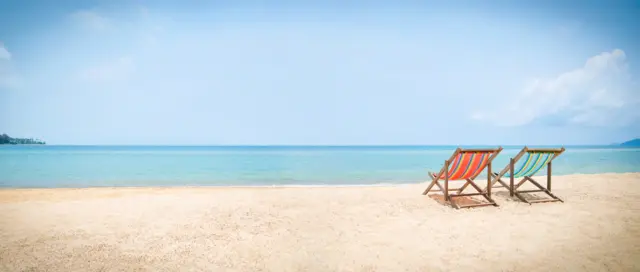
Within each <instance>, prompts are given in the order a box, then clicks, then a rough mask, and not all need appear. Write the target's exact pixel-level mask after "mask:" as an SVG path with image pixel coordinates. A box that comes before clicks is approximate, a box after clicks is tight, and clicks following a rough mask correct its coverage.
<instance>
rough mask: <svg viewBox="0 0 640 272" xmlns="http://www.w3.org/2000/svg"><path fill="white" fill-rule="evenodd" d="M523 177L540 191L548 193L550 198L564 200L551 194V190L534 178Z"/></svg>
mask: <svg viewBox="0 0 640 272" xmlns="http://www.w3.org/2000/svg"><path fill="white" fill-rule="evenodd" d="M525 179H527V180H529V182H531V183H533V185H535V186H536V187H538V189H540V190H542V192H544V193H546V194H547V195H549V196H550V197H551V198H554V199H557V200H559V201H560V202H564V201H562V199H560V198H559V197H557V196H556V195H554V194H552V193H551V191H549V190H548V189H547V188H544V187H542V185H540V183H538V182H536V181H535V180H534V179H532V178H530V177H525Z"/></svg>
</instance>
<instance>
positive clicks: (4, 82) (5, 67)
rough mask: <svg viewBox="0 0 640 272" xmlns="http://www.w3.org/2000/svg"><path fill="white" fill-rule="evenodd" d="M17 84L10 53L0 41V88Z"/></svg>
mask: <svg viewBox="0 0 640 272" xmlns="http://www.w3.org/2000/svg"><path fill="white" fill-rule="evenodd" d="M17 85H18V75H17V74H16V73H15V71H14V70H13V67H12V63H11V53H10V52H9V50H8V49H7V48H6V47H5V46H4V44H3V43H2V42H0V88H13V87H16V86H17Z"/></svg>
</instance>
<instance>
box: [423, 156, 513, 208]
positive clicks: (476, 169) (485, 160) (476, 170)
mask: <svg viewBox="0 0 640 272" xmlns="http://www.w3.org/2000/svg"><path fill="white" fill-rule="evenodd" d="M500 151H502V147H498V148H492V149H462V148H457V149H456V150H455V151H454V152H453V155H451V157H450V158H449V159H448V160H445V161H444V166H442V169H440V171H439V172H438V174H437V175H436V174H434V173H432V172H429V176H430V177H431V178H432V181H431V183H430V184H429V186H428V187H427V189H426V190H424V192H423V193H422V194H423V195H427V194H428V193H429V192H430V191H432V190H431V189H433V186H437V187H438V188H439V190H433V191H434V192H443V194H444V199H445V202H448V203H449V204H451V206H453V207H454V208H456V209H460V208H472V207H482V206H498V204H497V203H496V202H495V201H493V199H492V198H491V188H490V186H489V185H490V184H491V162H492V161H493V159H494V158H495V157H496V156H497V155H498V154H499V153H500ZM478 155H479V156H478ZM449 166H451V167H449ZM485 168H487V186H488V187H487V188H489V190H486V191H483V190H482V189H481V187H480V186H478V184H476V183H475V182H474V180H475V178H476V177H477V176H478V175H479V174H480V173H482V171H484V169H485ZM440 180H444V182H443V183H444V184H440ZM450 180H465V181H466V182H465V183H464V185H462V187H460V188H449V181H450ZM469 185H471V187H473V188H474V189H475V190H476V191H477V192H476V193H467V194H463V193H462V191H464V189H465V188H467V186H469ZM450 191H456V193H449V192H450ZM462 196H483V197H484V198H485V199H486V200H487V201H489V203H480V204H471V205H458V204H457V203H456V202H455V201H453V199H454V198H456V197H462Z"/></svg>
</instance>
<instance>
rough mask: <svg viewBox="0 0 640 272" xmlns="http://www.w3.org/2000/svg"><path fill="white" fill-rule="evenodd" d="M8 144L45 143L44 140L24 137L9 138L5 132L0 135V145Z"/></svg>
mask: <svg viewBox="0 0 640 272" xmlns="http://www.w3.org/2000/svg"><path fill="white" fill-rule="evenodd" d="M4 144H10V145H23V144H39V145H43V144H46V143H45V142H44V141H40V140H38V139H26V138H11V137H9V135H7V134H2V135H0V145H4Z"/></svg>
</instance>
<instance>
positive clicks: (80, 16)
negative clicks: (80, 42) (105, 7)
mask: <svg viewBox="0 0 640 272" xmlns="http://www.w3.org/2000/svg"><path fill="white" fill-rule="evenodd" d="M71 18H72V19H74V20H76V21H77V22H78V23H79V24H80V25H81V26H82V27H86V28H88V29H92V30H105V29H109V28H111V22H110V20H109V19H107V18H106V17H104V16H101V15H100V14H98V13H97V12H94V11H89V10H81V11H76V12H74V13H72V14H71Z"/></svg>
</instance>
